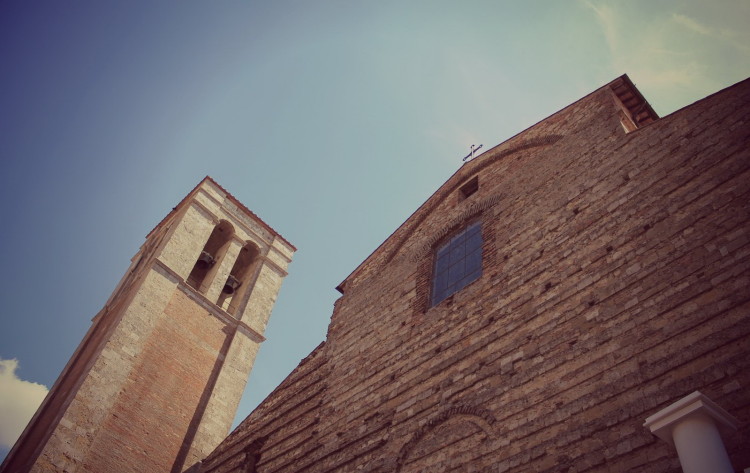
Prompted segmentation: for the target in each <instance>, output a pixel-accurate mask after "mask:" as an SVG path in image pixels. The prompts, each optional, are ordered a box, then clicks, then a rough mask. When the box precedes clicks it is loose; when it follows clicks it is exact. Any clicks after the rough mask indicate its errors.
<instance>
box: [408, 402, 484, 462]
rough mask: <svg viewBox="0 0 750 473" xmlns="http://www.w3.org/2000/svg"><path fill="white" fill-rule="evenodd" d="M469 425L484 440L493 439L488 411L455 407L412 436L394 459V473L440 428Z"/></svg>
mask: <svg viewBox="0 0 750 473" xmlns="http://www.w3.org/2000/svg"><path fill="white" fill-rule="evenodd" d="M463 423H469V424H472V425H473V426H475V427H477V428H478V429H479V430H480V431H482V432H483V434H484V439H489V438H492V437H494V427H493V424H494V423H495V418H494V416H493V415H492V413H490V412H489V411H486V410H484V409H480V408H477V407H472V406H455V407H451V408H449V409H446V410H444V411H443V412H441V413H440V414H438V415H437V416H435V417H434V418H433V419H431V420H430V421H429V422H427V423H426V424H425V425H423V426H422V427H420V428H419V429H418V430H417V431H416V432H415V433H414V435H413V436H412V437H411V439H409V440H408V441H407V442H406V443H405V444H404V445H403V446H402V447H401V450H399V454H398V457H397V459H396V468H395V473H400V472H401V470H402V468H403V467H404V465H406V463H407V459H408V458H409V455H410V454H411V453H412V452H413V451H414V450H415V448H417V447H418V446H419V444H420V442H422V441H423V440H424V439H425V438H426V437H427V436H428V435H430V434H431V433H433V432H435V431H437V430H438V429H440V428H442V427H448V426H451V425H456V426H457V425H460V424H463Z"/></svg>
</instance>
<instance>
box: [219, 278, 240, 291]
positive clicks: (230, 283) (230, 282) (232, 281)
mask: <svg viewBox="0 0 750 473" xmlns="http://www.w3.org/2000/svg"><path fill="white" fill-rule="evenodd" d="M240 284H242V283H241V282H240V281H239V280H238V279H237V278H235V277H234V276H232V275H231V274H230V275H229V277H228V278H227V282H226V283H224V289H222V292H224V294H234V291H236V290H237V288H238V287H240Z"/></svg>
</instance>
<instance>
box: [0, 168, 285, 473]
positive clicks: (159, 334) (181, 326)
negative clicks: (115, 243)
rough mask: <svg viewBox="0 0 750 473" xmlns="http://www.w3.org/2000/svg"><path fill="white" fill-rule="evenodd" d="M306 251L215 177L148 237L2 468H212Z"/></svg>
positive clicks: (93, 472) (16, 471) (94, 472)
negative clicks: (284, 289) (289, 278)
mask: <svg viewBox="0 0 750 473" xmlns="http://www.w3.org/2000/svg"><path fill="white" fill-rule="evenodd" d="M295 251H296V249H295V248H294V246H293V245H291V244H290V243H289V242H287V241H286V240H285V239H284V238H283V237H282V236H281V235H279V234H278V233H277V232H276V231H275V230H273V229H272V228H271V227H270V226H268V225H267V224H266V223H264V222H263V221H262V220H261V219H260V218H258V217H257V216H256V215H255V214H254V213H253V212H251V211H250V210H248V209H247V208H246V207H245V206H243V205H242V204H241V203H240V202H239V201H238V200H237V199H236V198H234V197H233V196H232V195H231V194H229V193H228V192H227V191H226V190H224V189H223V188H222V187H221V186H219V185H218V184H217V183H216V182H215V181H214V180H213V179H211V178H210V177H206V178H205V179H203V181H201V182H200V184H198V186H196V187H195V189H193V190H192V191H191V192H190V193H189V194H188V195H187V197H185V198H184V199H183V200H182V201H181V202H180V203H179V204H178V205H177V206H176V207H175V208H174V209H173V210H172V212H170V213H169V214H168V215H167V216H166V217H165V218H164V220H162V221H161V222H160V223H159V224H158V225H157V226H156V228H154V230H152V231H151V233H150V234H149V235H148V236H147V237H146V241H145V243H144V244H143V246H142V247H141V249H140V251H139V252H138V253H137V254H136V255H135V256H134V257H133V259H132V264H131V266H130V268H129V269H128V271H127V273H126V274H125V276H124V277H123V278H122V280H121V281H120V283H119V284H118V286H117V287H116V288H115V291H114V292H113V294H112V296H111V297H110V299H109V300H108V301H107V303H106V304H105V306H104V308H103V309H102V310H101V311H100V312H99V313H98V314H97V315H96V316H95V317H94V319H93V323H92V326H91V328H90V329H89V331H88V333H87V334H86V336H85V337H84V339H83V341H82V342H81V344H80V345H79V347H78V349H77V350H76V352H75V353H74V354H73V357H72V358H71V359H70V361H69V362H68V364H67V365H66V367H65V368H64V370H63V372H62V373H61V375H60V377H59V378H58V379H57V381H56V382H55V384H54V386H53V387H52V389H51V390H50V393H49V394H48V396H47V398H46V399H45V400H44V402H43V403H42V405H41V406H40V408H39V410H38V411H37V413H36V414H35V415H34V417H33V418H32V420H31V422H29V425H28V426H27V427H26V430H25V431H24V432H23V434H22V435H21V437H20V438H19V440H18V442H17V443H16V445H15V446H14V447H13V449H12V450H11V451H10V453H9V454H8V457H7V458H6V460H5V462H4V463H3V466H2V468H0V470H1V471H2V472H3V473H11V472H13V473H20V472H27V471H32V472H63V471H64V472H70V473H74V472H76V473H77V472H90V473H101V472H172V473H180V472H182V471H184V470H186V469H188V468H189V467H190V466H192V465H193V464H195V463H196V462H198V461H199V460H201V459H202V458H204V457H205V456H206V455H207V454H208V453H209V452H211V451H212V450H213V449H214V448H215V447H216V446H217V445H218V444H219V442H221V441H222V440H223V439H224V438H225V437H226V435H227V434H228V433H229V429H230V427H231V423H232V420H233V418H234V414H235V412H236V410H237V406H238V404H239V401H240V397H241V395H242V392H243V390H244V388H245V384H246V383H247V379H248V376H249V374H250V370H251V369H252V366H253V362H254V360H255V356H256V353H257V351H258V348H259V346H260V343H261V342H263V340H264V338H263V333H264V331H265V328H266V324H267V322H268V318H269V315H270V313H271V309H272V307H273V304H274V302H275V301H276V296H277V294H278V291H279V288H280V287H281V283H282V280H283V279H284V277H285V276H286V274H287V273H286V269H287V266H288V265H289V263H290V262H291V258H292V255H293V253H294V252H295Z"/></svg>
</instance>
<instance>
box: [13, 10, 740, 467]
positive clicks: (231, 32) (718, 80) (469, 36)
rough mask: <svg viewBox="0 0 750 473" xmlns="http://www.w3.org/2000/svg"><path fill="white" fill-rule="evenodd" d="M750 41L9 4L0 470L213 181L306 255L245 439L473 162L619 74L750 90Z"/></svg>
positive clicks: (387, 19)
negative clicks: (150, 252)
mask: <svg viewBox="0 0 750 473" xmlns="http://www.w3.org/2000/svg"><path fill="white" fill-rule="evenodd" d="M748 24H750V3H749V2H746V1H739V0H738V1H728V0H720V1H713V2H704V1H699V0H684V1H677V0H675V1H663V2H653V1H650V0H634V1H628V2H624V1H620V2H615V1H605V0H589V1H568V2H560V1H553V0H548V1H542V0H531V1H525V2H520V1H518V2H511V1H479V0H468V1H465V2H455V1H440V0H436V1H430V2H427V1H407V0H402V1H400V2H395V1H390V0H382V1H378V2H361V1H343V0H342V1H327V0H321V1H316V2H309V1H274V2H253V1H244V2H240V1H225V2H196V1H184V2H143V1H133V2H114V1H77V2H59V1H35V2H27V1H14V0H11V1H4V2H0V61H1V62H0V63H2V64H3V67H2V68H0V197H1V198H0V218H2V221H3V225H2V227H1V228H0V243H2V249H1V250H0V255H2V260H0V262H1V263H2V267H3V268H4V270H3V271H2V275H0V278H2V280H1V281H0V297H1V300H2V301H3V310H2V312H1V313H0V360H5V361H0V426H3V427H1V428H0V456H3V455H5V453H7V450H8V448H9V447H8V445H9V444H12V442H13V439H14V435H18V432H17V430H18V429H20V428H22V427H14V426H16V425H21V426H22V425H23V424H24V423H25V420H24V419H28V418H29V416H30V415H31V413H32V412H33V410H34V408H35V407H34V405H35V402H36V403H38V402H39V401H40V400H41V396H43V392H44V389H43V388H42V387H40V386H39V385H43V386H47V387H49V386H51V385H52V383H53V382H54V380H55V379H56V377H57V375H58V374H59V372H60V371H61V369H62V368H63V366H64V365H65V363H66V362H67V360H68V358H69V357H70V355H71V354H72V353H73V351H74V350H75V348H76V346H77V345H78V343H79V341H80V340H81V338H82V336H83V334H84V333H85V331H86V330H87V328H88V327H89V325H90V320H91V317H93V315H94V314H95V313H96V312H97V311H98V310H99V309H100V308H101V306H102V305H103V304H104V302H105V301H106V299H107V297H108V296H109V294H110V293H111V291H112V289H113V288H114V286H115V285H116V283H117V281H118V280H119V278H120V277H121V275H122V274H123V272H124V271H125V269H126V268H127V267H128V263H129V259H130V257H132V255H133V254H135V252H136V251H137V249H138V247H139V246H140V244H141V243H142V242H143V238H144V236H145V235H146V234H147V233H148V232H149V230H150V229H151V228H152V227H153V226H154V225H156V223H158V222H159V220H160V219H161V218H162V217H163V216H164V215H165V214H166V213H167V212H168V211H169V210H170V209H171V208H172V207H173V206H174V205H175V204H176V203H177V202H178V201H179V200H180V199H181V198H182V197H183V196H184V195H185V194H186V193H187V192H188V191H189V190H190V189H192V187H193V186H195V184H197V183H198V182H199V181H200V179H202V178H203V177H204V176H205V175H211V176H212V177H213V178H215V179H216V180H217V181H218V182H219V183H220V184H222V185H223V186H224V187H226V188H227V189H228V190H230V191H231V192H232V193H233V194H234V195H235V196H237V197H238V198H239V199H240V200H241V201H242V202H243V203H245V204H246V205H247V206H248V207H249V208H250V209H252V210H254V211H255V212H256V213H257V214H258V215H259V216H260V217H261V218H263V219H264V220H265V221H266V222H268V223H269V224H270V225H271V226H273V227H274V228H275V229H276V230H278V231H279V232H281V233H282V234H283V235H284V236H285V237H286V238H287V239H288V240H289V241H291V242H292V243H294V244H295V245H296V246H297V247H298V249H299V251H298V253H297V255H296V257H295V260H294V261H293V263H292V265H291V267H290V274H289V277H288V278H287V280H286V281H285V283H284V286H283V287H282V290H281V294H280V296H279V301H278V303H277V306H276V308H275V310H274V312H273V315H272V318H271V322H270V324H269V327H268V331H267V333H266V335H267V338H268V340H267V341H266V342H265V343H264V344H263V346H262V348H261V351H260V354H259V356H258V359H257V361H256V365H255V368H254V370H253V373H252V374H251V377H250V382H249V384H248V390H247V391H246V394H245V397H244V398H243V402H242V405H241V407H240V411H239V413H238V420H241V419H242V418H244V417H245V416H247V414H248V413H249V412H250V411H251V410H252V408H253V407H254V406H255V405H257V403H258V402H260V401H261V400H262V399H263V398H264V397H265V396H266V395H267V394H268V393H269V392H270V391H271V390H272V389H273V388H274V387H275V386H276V385H278V383H279V382H280V381H281V380H282V379H283V378H284V377H285V376H286V375H287V374H288V373H289V372H290V371H291V370H292V369H293V368H294V366H296V364H297V363H298V362H299V360H300V359H302V358H304V357H305V356H306V355H307V354H308V353H309V352H310V351H311V350H312V349H313V348H314V347H315V346H317V345H318V343H320V342H321V341H322V340H323V339H324V338H325V333H326V328H327V324H328V321H329V318H330V314H331V310H332V304H333V301H334V300H335V299H336V297H337V296H338V293H337V292H336V291H335V290H334V288H335V286H336V285H337V284H338V283H340V282H341V281H342V280H343V279H344V278H345V277H346V276H347V275H348V274H349V273H350V272H351V271H352V270H353V269H354V268H355V267H356V266H357V264H359V263H360V262H361V261H362V260H363V259H364V258H365V257H366V256H367V255H368V254H369V253H370V252H372V251H373V250H374V249H375V248H376V247H377V246H378V245H379V244H380V243H381V242H382V241H383V240H384V239H385V238H387V236H388V235H389V234H390V233H391V232H393V231H394V230H395V229H396V228H397V226H398V225H399V224H400V223H401V222H403V220H405V219H406V218H407V217H408V216H409V215H410V214H411V213H412V212H413V211H414V210H415V209H416V208H417V207H418V206H419V205H420V204H421V203H422V202H424V200H425V199H427V198H428V197H429V195H430V194H431V193H432V192H434V191H435V190H436V189H437V187H438V186H439V185H440V184H441V183H442V182H443V181H444V180H445V179H447V178H448V177H449V176H450V175H451V174H452V173H453V172H454V171H455V170H456V169H457V168H458V167H459V166H460V165H461V158H462V157H463V156H465V155H466V154H467V153H468V149H469V146H470V145H471V144H480V143H482V144H484V146H485V149H487V148H489V147H491V146H493V145H495V144H498V143H500V142H502V141H504V140H506V139H507V138H509V137H511V136H513V135H514V134H516V133H518V132H519V131H522V130H523V129H524V128H526V127H528V126H530V125H532V124H533V123H535V122H536V121H538V120H540V119H543V118H544V117H546V116H548V115H550V114H552V113H554V112H555V111H557V110H559V109H560V108H562V107H564V106H565V105H567V104H569V103H571V102H573V101H575V100H577V99H578V98H580V97H582V96H583V95H585V94H587V93H589V92H591V91H592V90H594V89H596V88H597V87H600V86H601V85H603V84H605V83H607V82H609V81H610V80H612V79H614V78H615V77H617V76H619V75H621V74H623V73H627V74H629V76H630V77H631V79H632V80H633V81H634V82H635V83H636V85H637V86H638V87H639V88H640V90H641V91H642V93H643V94H644V95H645V96H646V99H647V100H649V101H650V103H651V104H652V105H653V107H654V108H655V109H656V111H657V112H658V113H659V114H660V115H666V114H668V113H671V112H673V111H674V110H676V109H678V108H680V107H682V106H685V105H687V104H689V103H691V102H693V101H695V100H698V99H700V98H702V97H704V96H706V95H708V94H710V93H713V92H715V91H717V90H719V89H721V88H724V87H726V86H728V85H731V84H732V83H735V82H738V81H740V80H742V79H744V78H746V77H747V76H748V75H750V74H749V73H750V33H748V28H747V25H748ZM13 360H16V361H13ZM34 383H36V384H34ZM37 399H38V400H37ZM35 400H36V401H35ZM14 432H15V433H14Z"/></svg>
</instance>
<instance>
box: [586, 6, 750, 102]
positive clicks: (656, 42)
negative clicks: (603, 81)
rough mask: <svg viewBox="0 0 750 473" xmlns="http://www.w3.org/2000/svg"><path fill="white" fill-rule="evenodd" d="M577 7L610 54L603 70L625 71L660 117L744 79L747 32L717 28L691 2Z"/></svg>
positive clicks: (748, 56)
mask: <svg viewBox="0 0 750 473" xmlns="http://www.w3.org/2000/svg"><path fill="white" fill-rule="evenodd" d="M580 3H581V4H582V5H584V6H585V7H587V8H588V9H589V10H590V11H591V12H592V13H593V15H592V17H593V18H594V19H595V20H596V23H597V24H598V26H599V28H600V30H599V31H600V34H601V35H602V38H603V39H604V41H605V43H606V45H607V49H608V50H609V51H608V53H609V59H608V61H607V62H606V63H605V64H603V66H604V67H605V68H606V69H608V71H605V72H608V75H614V74H622V73H627V74H628V75H629V76H630V78H631V79H632V80H633V81H634V82H635V83H636V85H637V86H638V87H639V88H640V89H641V91H642V92H643V93H644V95H645V96H646V98H647V99H648V100H649V101H651V103H652V105H654V107H655V108H656V109H657V111H659V112H661V114H664V113H665V112H666V113H669V112H672V111H674V110H675V109H677V108H680V107H682V106H685V105H687V104H689V103H691V102H693V101H695V100H697V99H699V98H702V97H704V96H706V95H708V94H710V93H713V92H716V91H717V90H719V89H720V88H722V87H726V86H728V85H730V84H732V83H733V82H736V81H738V80H741V79H744V78H745V77H746V75H747V70H748V69H747V67H746V66H741V64H747V63H748V60H750V48H748V47H747V46H746V44H747V34H746V33H744V32H743V31H739V30H737V28H735V27H732V26H729V25H727V26H719V25H720V23H718V20H717V19H716V18H714V17H712V16H711V15H710V14H708V13H706V11H704V10H701V9H700V8H697V7H696V5H694V4H691V3H689V2H681V3H679V5H677V4H675V5H671V4H670V5H667V4H661V3H655V4H650V5H647V4H646V3H645V2H633V3H630V2H629V3H625V2H614V1H611V0H580ZM677 9H679V10H680V12H677V11H674V10H677ZM709 13H710V12H709ZM737 14H738V15H739V14H740V13H739V12H738V13H737Z"/></svg>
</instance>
